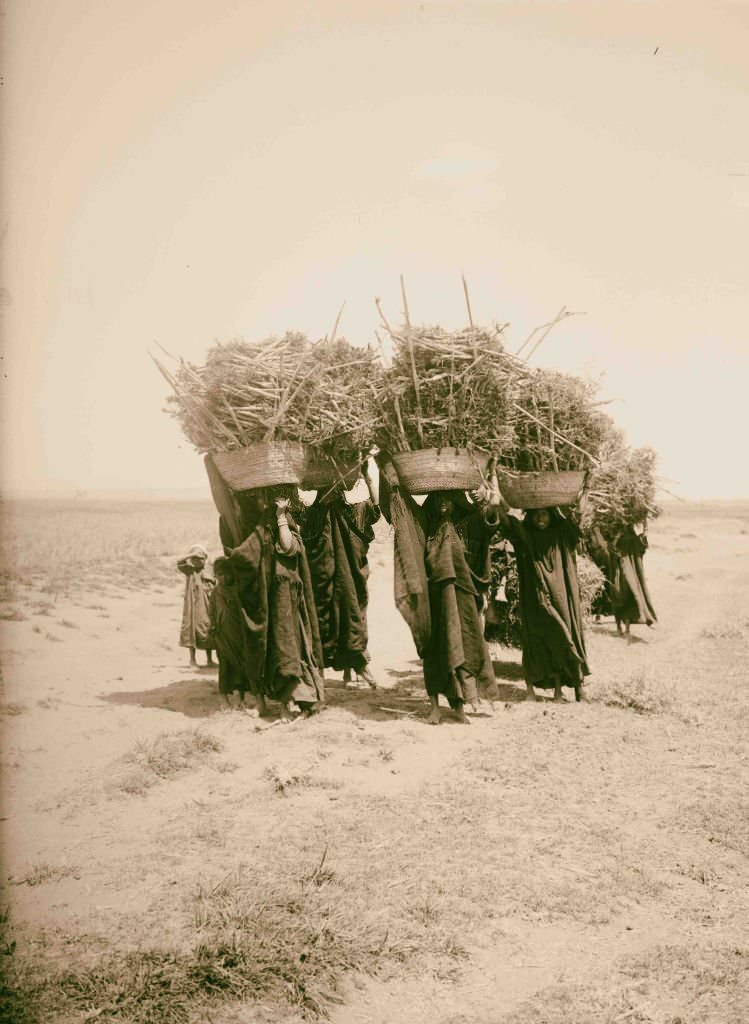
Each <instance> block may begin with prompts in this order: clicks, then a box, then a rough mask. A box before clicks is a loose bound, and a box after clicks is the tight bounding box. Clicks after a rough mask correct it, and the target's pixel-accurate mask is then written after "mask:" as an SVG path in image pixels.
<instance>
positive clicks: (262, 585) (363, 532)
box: [178, 457, 655, 724]
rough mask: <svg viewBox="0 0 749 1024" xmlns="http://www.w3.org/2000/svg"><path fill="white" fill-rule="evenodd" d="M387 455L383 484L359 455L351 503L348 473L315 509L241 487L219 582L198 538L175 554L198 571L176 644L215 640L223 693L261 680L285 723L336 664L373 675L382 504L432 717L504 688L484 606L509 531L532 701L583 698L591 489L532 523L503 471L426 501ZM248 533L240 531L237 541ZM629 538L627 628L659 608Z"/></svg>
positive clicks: (398, 594)
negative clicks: (569, 695) (356, 498)
mask: <svg viewBox="0 0 749 1024" xmlns="http://www.w3.org/2000/svg"><path fill="white" fill-rule="evenodd" d="M378 462H379V494H378V489H377V487H376V486H375V484H374V482H373V480H372V477H371V476H370V474H369V472H368V468H367V463H364V465H363V466H362V470H363V476H364V480H365V482H366V484H367V487H368V490H369V497H368V498H367V499H366V500H364V501H360V502H356V503H350V502H349V501H348V499H347V496H346V492H345V490H344V486H345V485H344V483H343V481H342V482H341V483H340V484H339V485H338V486H335V487H332V488H330V489H329V490H327V491H321V492H318V494H317V497H316V499H315V501H314V503H313V504H312V505H310V506H308V507H305V506H304V505H302V504H301V502H300V501H299V500H298V492H297V491H296V489H295V488H293V487H289V486H279V487H273V488H266V489H259V490H255V491H247V492H243V493H241V494H239V495H237V496H236V498H237V502H238V511H239V516H238V526H236V524H235V531H234V534H233V535H232V536H230V535H229V531H228V530H227V524H226V522H225V521H224V519H223V518H222V520H221V522H220V526H221V533H222V540H223V543H224V557H222V558H217V559H216V561H215V563H214V573H215V583H214V581H212V580H211V579H210V578H209V577H208V576H207V574H206V573H205V565H206V560H207V555H206V553H205V551H204V549H202V548H200V547H199V546H195V547H194V548H192V549H191V550H190V552H188V555H187V556H186V558H185V559H183V560H182V561H181V562H180V563H179V566H178V567H179V568H180V569H181V571H182V572H183V573H185V575H186V577H187V579H186V590H185V606H184V614H183V628H182V634H181V638H180V642H181V643H182V644H183V646H187V647H189V648H190V653H191V663H193V664H194V663H195V649H196V648H197V649H204V650H206V651H207V658H208V661H209V662H210V660H211V651H212V650H215V651H216V653H217V655H218V661H219V690H220V692H221V693H223V694H224V696H225V697H226V699H227V702H229V698H230V694H232V693H234V692H236V693H237V694H238V695H239V701H240V702H243V701H244V697H245V694H246V693H247V692H250V693H251V694H252V696H253V697H254V698H255V700H256V703H257V706H258V710H259V713H260V714H261V715H266V714H268V713H269V708H268V701H274V702H277V703H278V705H279V709H280V714H281V717H282V718H285V719H288V718H292V717H294V714H295V711H296V712H297V713H298V712H301V713H303V714H304V715H310V714H313V713H314V712H316V711H317V710H319V709H320V708H321V707H322V706H323V703H324V699H325V690H324V678H323V674H324V671H325V669H326V668H332V669H334V670H336V671H341V672H343V674H344V681H345V682H350V681H351V679H352V674H355V675H356V676H357V678H358V679H359V680H360V681H363V682H364V683H365V684H368V685H370V686H372V687H374V686H375V685H376V684H375V680H374V679H373V677H372V675H371V673H370V670H369V660H370V658H369V652H368V632H367V601H368V588H367V580H368V574H369V567H368V561H367V555H368V550H369V546H370V544H371V542H372V540H373V539H374V530H373V527H374V524H375V523H376V522H377V520H378V519H379V517H380V514H381V513H382V514H383V515H384V516H385V518H386V520H387V521H388V522H389V523H390V524H391V526H392V528H393V538H394V573H395V601H396V604H397V607H398V609H399V611H400V613H401V614H402V615H403V617H404V619H405V620H406V622H407V624H408V626H409V628H410V630H411V634H412V636H413V640H414V645H415V647H416V651H417V653H418V655H419V657H420V658H421V660H422V664H423V672H424V681H425V684H426V690H427V693H428V695H429V699H430V703H431V709H430V713H429V721H430V722H431V723H433V724H438V723H439V721H440V718H441V711H440V696H442V697H443V698H444V699H445V700H446V701H447V703H448V704H449V706H450V707H451V708H452V710H453V713H454V715H455V717H456V718H457V719H458V721H460V722H467V721H468V719H467V718H466V706H467V705H472V706H473V707H474V708H476V706H477V702H478V700H479V699H480V698H486V699H489V700H491V699H492V698H493V697H495V696H496V694H497V685H496V681H495V677H494V670H493V666H492V660H491V657H490V653H489V648H488V644H487V641H486V639H485V637H484V615H485V611H486V607H487V603H488V599H489V589H490V581H491V563H490V557H491V545H492V542H493V540H494V539H495V538H496V537H498V536H500V535H501V536H502V537H504V538H505V539H507V540H509V541H510V542H511V543H512V546H513V548H514V551H515V557H516V559H517V567H518V577H519V584H520V610H521V618H522V648H523V670H524V675H525V680H526V685H527V690H528V697H529V699H537V695H536V688H541V689H551V690H553V691H554V698H555V699H556V700H563V699H564V698H563V695H562V691H563V687H570V688H572V689H573V690H574V693H575V697H576V699H577V700H580V699H581V696H582V686H583V681H584V679H585V677H586V676H588V675H589V674H590V670H589V667H588V661H587V655H586V650H585V640H584V636H583V627H582V613H581V607H580V591H579V585H578V580H577V569H576V557H575V555H576V551H577V550H578V547H579V544H580V530H579V527H578V522H579V513H580V510H581V507H582V505H583V503H584V502H585V501H586V489H585V488H583V491H582V493H581V495H580V498H579V501H578V506H577V507H576V508H575V509H568V510H566V511H564V512H563V511H562V510H560V509H556V508H553V509H535V510H532V511H529V512H527V513H525V515H524V516H523V518H522V519H521V518H518V517H516V516H515V515H513V514H511V513H510V509H509V507H508V505H507V503H506V502H505V501H504V499H503V497H502V495H501V493H500V491H499V486H498V484H497V478H496V474H495V473H494V472H493V471H491V472H490V474H489V477H488V482H487V483H486V484H485V485H483V486H482V487H481V488H480V489H479V490H477V491H474V492H471V493H470V495H469V494H466V493H465V492H462V491H438V492H434V493H432V494H430V495H429V496H428V497H427V499H426V500H425V501H424V503H423V504H421V505H420V504H418V503H417V502H416V501H415V500H414V498H413V497H412V496H411V495H410V494H409V493H408V492H407V491H406V490H405V489H404V488H402V487H401V486H400V483H399V480H398V476H397V473H396V472H395V469H394V467H393V465H392V463H391V462H390V461H389V460H388V459H387V458H386V457H382V458H380V459H378ZM237 529H238V530H239V531H240V533H241V535H242V536H243V537H244V539H243V540H241V542H240V543H238V544H236V543H233V542H232V541H233V540H234V539H235V538H236V530H237ZM632 536H633V537H634V538H635V540H637V541H638V543H639V546H637V545H636V544H635V541H632V540H631V539H630V540H628V543H629V546H630V548H629V549H628V550H630V553H629V554H627V555H626V556H624V558H623V559H622V558H619V559H618V561H616V560H615V559H614V556H613V554H612V552H611V551H610V550H609V551H608V553H607V555H606V557H607V558H608V563H607V564H608V568H609V572H608V573H607V579H608V578H609V577H611V576H612V572H618V573H620V576H621V580H620V583H619V584H617V585H619V588H620V590H622V591H623V590H624V589H625V586H624V584H627V585H628V586H630V591H631V598H630V607H628V608H624V606H622V605H620V606H618V607H619V614H618V617H617V623H618V624H620V623H621V624H623V626H624V628H625V629H626V630H627V631H628V630H629V625H630V624H631V623H632V622H636V621H643V622H652V621H653V620H654V618H655V615H654V613H653V612H652V602H650V599H649V596H648V595H647V588H646V587H645V586H644V576H643V574H642V552H643V550H644V548H643V546H642V545H643V543H644V541H643V539H642V537H641V536H639V535H638V534H635V533H633V534H632ZM599 554H601V552H599ZM615 563H616V564H615ZM621 581H623V584H622V583H621ZM595 610H596V612H597V613H598V614H606V613H607V609H606V608H605V607H603V606H599V607H598V608H596V609H595Z"/></svg>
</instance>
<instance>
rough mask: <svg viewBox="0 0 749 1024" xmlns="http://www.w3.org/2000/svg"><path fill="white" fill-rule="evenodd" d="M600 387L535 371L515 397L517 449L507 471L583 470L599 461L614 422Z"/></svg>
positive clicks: (506, 461) (505, 460)
mask: <svg viewBox="0 0 749 1024" xmlns="http://www.w3.org/2000/svg"><path fill="white" fill-rule="evenodd" d="M598 387H599V385H598V382H597V381H595V380H592V379H590V378H586V377H575V376H573V375H572V374H568V373H560V372H558V371H557V370H547V369H542V368H539V369H536V370H534V371H533V372H532V374H530V375H529V376H527V377H526V378H525V379H524V380H523V381H522V383H521V385H520V386H519V388H518V389H517V391H516V399H515V401H516V413H517V420H516V425H515V445H514V447H513V449H512V450H511V451H510V450H506V451H505V452H504V453H503V456H502V458H501V460H500V461H501V462H502V464H503V465H505V466H508V467H509V468H512V469H517V470H523V471H528V470H542V471H549V470H554V471H556V470H570V469H582V468H583V467H585V466H586V465H588V464H589V463H590V462H591V459H593V460H595V459H597V458H598V457H599V452H600V450H601V446H602V445H603V444H604V442H605V440H606V439H607V438H608V437H609V436H610V434H611V430H612V427H613V423H612V420H611V417H610V416H608V415H607V414H606V413H604V412H602V411H601V408H600V406H601V404H602V403H600V402H599V401H598V400H597V394H598Z"/></svg>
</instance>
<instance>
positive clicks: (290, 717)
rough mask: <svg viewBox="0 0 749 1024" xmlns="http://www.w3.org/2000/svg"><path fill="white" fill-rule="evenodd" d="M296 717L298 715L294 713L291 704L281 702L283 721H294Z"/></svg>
mask: <svg viewBox="0 0 749 1024" xmlns="http://www.w3.org/2000/svg"><path fill="white" fill-rule="evenodd" d="M295 717H296V716H295V715H294V713H293V711H292V710H291V707H290V705H289V704H283V703H282V704H281V710H280V718H281V721H282V722H293V721H294V718H295Z"/></svg>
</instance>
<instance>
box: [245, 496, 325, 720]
mask: <svg viewBox="0 0 749 1024" xmlns="http://www.w3.org/2000/svg"><path fill="white" fill-rule="evenodd" d="M289 499H290V488H289V487H285V486H284V487H275V488H268V490H267V491H258V492H255V499H254V500H255V501H256V503H257V523H256V525H255V528H254V529H253V530H252V532H251V533H250V535H249V536H248V537H247V539H246V540H245V541H243V542H242V544H240V545H239V547H237V548H234V549H233V550H232V552H231V555H230V557H229V561H230V563H231V566H232V567H233V569H234V572H235V574H236V578H237V586H238V589H239V598H240V602H241V605H242V609H243V612H244V619H245V623H246V625H247V637H246V641H247V643H246V649H247V674H248V677H249V681H250V685H251V687H252V691H253V693H254V694H255V696H256V698H257V702H258V708H259V710H260V714H261V715H264V714H266V713H267V705H266V699H267V698H271V699H272V700H277V701H279V702H280V704H281V716H282V717H283V718H288V717H290V712H289V710H288V705H289V703H290V702H292V701H293V702H294V703H295V704H296V705H297V707H299V708H300V710H302V711H304V712H305V713H311V712H312V711H315V710H317V709H318V707H319V706H320V704H321V703H322V701H323V700H324V684H323V676H322V649H321V646H320V633H319V630H318V625H317V613H316V611H315V605H314V601H313V597H312V583H311V581H310V574H309V566H308V564H307V556H306V553H305V550H304V544H303V543H302V538H301V537H300V535H299V532H298V530H297V527H296V523H295V522H294V520H293V519H292V518H291V516H290V515H289Z"/></svg>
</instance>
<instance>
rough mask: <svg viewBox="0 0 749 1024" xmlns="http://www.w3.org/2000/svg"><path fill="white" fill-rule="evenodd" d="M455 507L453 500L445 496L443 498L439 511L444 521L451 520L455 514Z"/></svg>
mask: <svg viewBox="0 0 749 1024" xmlns="http://www.w3.org/2000/svg"><path fill="white" fill-rule="evenodd" d="M454 507H455V506H454V505H453V501H452V498H448V497H447V495H444V496H443V497H442V498H440V504H439V510H440V515H441V516H442V518H443V519H449V518H450V516H451V515H452V514H453V508H454Z"/></svg>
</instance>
